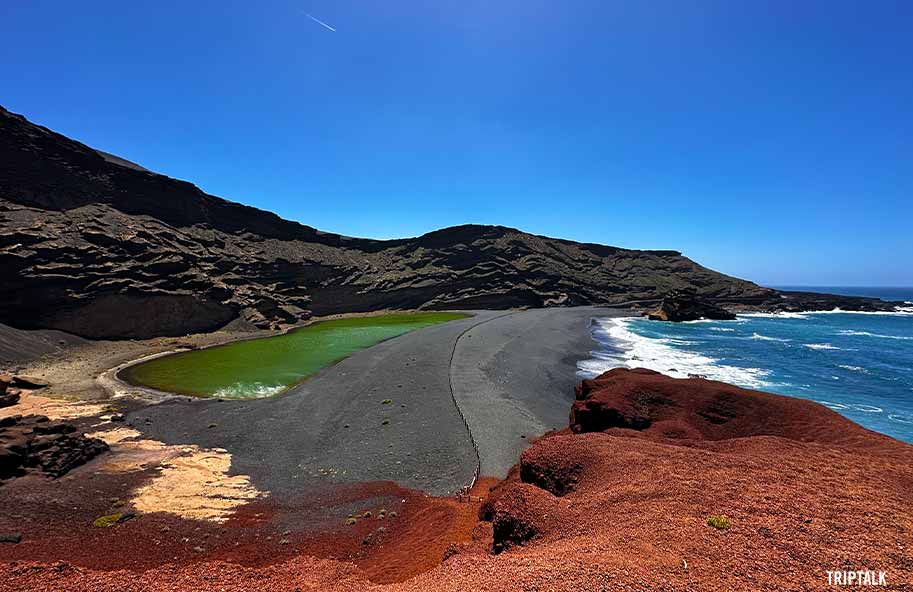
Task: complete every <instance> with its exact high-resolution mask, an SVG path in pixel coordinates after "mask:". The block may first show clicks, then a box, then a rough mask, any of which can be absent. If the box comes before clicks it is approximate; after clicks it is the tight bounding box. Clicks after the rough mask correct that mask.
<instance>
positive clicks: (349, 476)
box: [128, 307, 622, 496]
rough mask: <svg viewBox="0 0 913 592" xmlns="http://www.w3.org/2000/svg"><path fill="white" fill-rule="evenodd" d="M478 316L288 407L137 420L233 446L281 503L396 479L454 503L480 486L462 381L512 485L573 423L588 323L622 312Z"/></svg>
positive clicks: (491, 454) (161, 433)
mask: <svg viewBox="0 0 913 592" xmlns="http://www.w3.org/2000/svg"><path fill="white" fill-rule="evenodd" d="M474 314H475V316H473V317H472V318H469V319H463V320H458V321H452V322H449V323H444V324H441V325H436V326H433V327H428V328H425V329H421V330H418V331H414V332H412V333H408V334H406V335H402V336H400V337H397V338H395V339H391V340H388V341H386V342H383V343H381V344H379V345H377V346H375V347H372V348H369V349H367V350H364V351H361V352H358V353H356V354H354V355H352V356H350V357H349V358H346V359H345V360H343V361H342V362H340V363H339V364H336V365H335V366H332V367H330V368H327V369H325V370H323V371H321V372H320V373H318V374H317V375H316V376H315V377H314V378H312V379H310V380H309V381H307V382H305V383H304V384H302V385H300V386H298V387H296V388H294V389H292V390H291V391H289V392H287V393H285V394H283V395H280V396H278V397H274V398H269V399H258V400H249V401H227V400H226V401H221V402H220V401H218V400H211V399H210V400H186V399H179V400H173V401H169V402H166V403H163V404H161V405H156V406H153V407H149V408H145V409H142V410H140V411H138V412H136V413H134V414H132V415H130V416H129V418H128V420H129V421H130V422H132V423H133V424H134V426H135V427H136V428H137V429H139V430H141V431H142V432H143V434H144V436H146V437H151V438H153V439H156V440H162V441H164V442H167V443H181V444H185V443H189V444H198V445H200V446H203V447H206V448H225V449H226V450H228V451H229V452H230V453H231V454H232V472H233V473H237V474H247V475H250V476H251V479H252V482H253V484H254V485H255V486H256V487H257V488H258V489H260V490H264V491H268V492H270V493H271V494H273V495H277V496H288V495H292V494H295V493H300V492H302V491H305V490H315V491H320V490H322V489H323V488H325V487H326V486H328V485H332V484H338V483H359V482H371V481H385V480H391V481H395V482H396V483H398V484H399V485H401V486H403V487H408V488H411V489H419V490H422V491H426V492H429V493H431V494H436V495H443V494H449V493H452V492H454V491H456V490H458V489H459V488H461V487H463V486H465V485H467V484H468V483H469V482H470V481H471V480H472V476H473V473H474V471H475V469H476V467H477V463H478V460H477V458H476V454H475V452H474V450H473V447H472V444H471V441H470V439H469V434H468V432H467V430H466V428H465V426H464V424H463V422H462V420H461V418H460V416H459V413H458V411H457V408H456V406H455V405H454V402H453V398H452V396H451V391H450V380H451V374H452V378H453V384H454V387H455V388H454V394H455V395H456V397H457V400H458V401H460V405H461V408H462V409H463V412H464V413H465V414H466V416H467V419H468V420H469V423H470V425H471V426H472V429H473V434H474V435H475V434H476V432H478V435H477V436H476V440H477V444H478V446H479V449H480V451H481V454H482V457H483V461H484V464H483V471H482V474H486V473H487V472H490V473H491V474H494V475H495V476H503V474H505V473H506V471H507V469H508V468H509V467H510V466H511V465H512V464H514V463H515V462H516V459H517V455H518V454H519V452H520V450H522V448H523V447H525V446H526V442H527V440H528V438H529V437H530V436H535V435H538V434H540V433H542V432H544V431H545V430H546V429H549V428H551V427H557V426H562V425H564V424H565V422H566V421H567V410H568V406H569V404H570V396H571V393H572V392H573V385H574V383H575V380H576V376H575V372H576V361H577V360H578V359H581V358H583V357H586V355H587V353H588V351H589V349H590V348H591V346H592V342H591V341H590V337H589V320H590V318H592V317H593V316H608V315H612V314H622V313H619V312H616V311H612V310H611V309H598V308H589V307H587V308H555V309H546V310H527V311H513V312H504V311H499V312H491V311H480V312H477V313H474ZM451 358H452V365H451ZM386 399H390V400H391V403H390V404H386V405H385V404H383V401H384V400H386ZM384 421H388V422H389V423H387V424H386V425H385V424H384V423H383V422H384ZM209 426H213V427H209ZM346 426H348V427H346ZM521 435H527V439H523V438H521Z"/></svg>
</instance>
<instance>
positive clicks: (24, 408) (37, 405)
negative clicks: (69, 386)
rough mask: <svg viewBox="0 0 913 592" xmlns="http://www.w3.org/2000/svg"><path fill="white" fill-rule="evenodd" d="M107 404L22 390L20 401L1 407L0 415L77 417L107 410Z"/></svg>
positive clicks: (56, 417)
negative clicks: (72, 399) (57, 397)
mask: <svg viewBox="0 0 913 592" xmlns="http://www.w3.org/2000/svg"><path fill="white" fill-rule="evenodd" d="M106 410H107V409H106V406H105V405H101V404H99V403H85V402H82V401H69V400H67V399H55V398H52V397H43V396H41V395H36V394H35V393H34V392H33V391H26V390H24V391H22V394H21V397H20V399H19V403H17V404H16V405H13V406H12V407H5V408H3V409H0V417H8V416H10V415H46V416H47V417H48V418H50V419H76V418H78V417H91V416H93V415H100V414H102V413H104V412H105V411H106Z"/></svg>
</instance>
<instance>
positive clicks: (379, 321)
mask: <svg viewBox="0 0 913 592" xmlns="http://www.w3.org/2000/svg"><path fill="white" fill-rule="evenodd" d="M467 316H468V315H465V314H460V313H437V312H429V313H412V314H389V315H380V316H372V317H354V318H345V319H336V320H331V321H320V322H318V323H314V324H313V325H308V326H307V327H302V328H300V329H296V330H294V331H292V332H290V333H286V334H285V335H277V336H275V337H264V338H262V339H251V340H248V341H238V342H235V343H231V344H228V345H222V346H218V347H211V348H207V349H201V350H194V351H189V352H182V353H178V354H173V355H170V356H165V357H161V358H156V359H154V360H149V361H148V362H143V363H142V364H137V365H135V366H131V367H129V368H126V369H124V370H123V371H122V372H121V373H120V377H121V378H122V379H123V380H126V381H127V382H129V383H130V384H133V385H137V386H145V387H150V388H154V389H156V390H160V391H165V392H170V393H179V394H183V395H193V396H198V397H221V398H226V399H253V398H259V397H270V396H272V395H276V394H279V393H281V392H282V391H284V390H286V389H288V388H289V387H291V386H294V385H295V384H298V383H299V382H301V381H302V380H304V379H306V378H307V377H308V376H310V375H312V374H314V373H315V372H317V371H318V370H320V369H321V368H325V367H327V366H329V365H331V364H334V363H336V362H338V361H339V360H341V359H343V358H345V357H347V356H349V355H351V354H353V353H355V352H357V351H359V350H361V349H365V348H367V347H371V346H372V345H375V344H377V343H380V342H381V341H384V340H385V339H390V338H391V337H396V336H397V335H402V334H403V333H408V332H409V331H414V330H416V329H421V328H422V327H427V326H429V325H435V324H437V323H444V322H447V321H453V320H456V319H462V318H466V317H467Z"/></svg>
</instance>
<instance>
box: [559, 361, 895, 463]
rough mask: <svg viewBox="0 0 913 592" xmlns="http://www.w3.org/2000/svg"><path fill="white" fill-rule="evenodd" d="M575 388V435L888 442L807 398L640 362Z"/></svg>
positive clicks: (855, 443) (572, 422)
mask: <svg viewBox="0 0 913 592" xmlns="http://www.w3.org/2000/svg"><path fill="white" fill-rule="evenodd" d="M576 390H577V400H576V401H575V402H574V404H573V407H572V408H571V419H570V428H571V430H572V431H573V432H575V433H582V432H602V431H606V430H610V429H613V428H620V429H623V430H635V431H638V432H642V433H643V435H645V436H646V437H650V438H653V439H671V440H677V439H682V440H726V439H731V438H745V437H750V436H778V437H781V438H788V439H791V440H798V441H801V442H818V443H822V444H824V443H829V444H838V443H841V444H845V445H851V446H861V447H868V446H873V445H881V444H882V443H883V441H884V440H885V438H884V437H883V436H877V435H875V434H873V433H872V432H870V431H868V430H866V429H865V428H863V427H861V426H859V425H857V424H855V423H852V422H850V421H848V420H847V419H845V418H844V417H843V416H841V415H840V414H838V413H836V412H834V411H831V410H830V409H827V408H825V407H823V406H821V405H819V404H817V403H814V402H812V401H806V400H804V399H796V398H793V397H784V396H781V395H774V394H770V393H764V392H760V391H751V390H746V389H743V388H739V387H737V386H733V385H731V384H726V383H724V382H716V381H712V380H705V379H703V378H684V379H678V378H670V377H668V376H664V375H662V374H659V373H658V372H654V371H653V370H646V369H644V368H637V369H634V370H628V369H626V368H615V369H613V370H609V371H608V372H606V373H605V374H603V375H601V376H599V377H598V378H595V379H593V380H584V381H583V382H582V383H581V384H580V385H579V386H578V387H577V389H576Z"/></svg>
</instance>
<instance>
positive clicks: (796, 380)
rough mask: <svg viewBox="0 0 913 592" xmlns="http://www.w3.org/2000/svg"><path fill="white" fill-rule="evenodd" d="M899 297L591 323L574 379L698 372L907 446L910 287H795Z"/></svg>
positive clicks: (911, 384)
mask: <svg viewBox="0 0 913 592" xmlns="http://www.w3.org/2000/svg"><path fill="white" fill-rule="evenodd" d="M781 289H801V290H807V291H814V292H830V293H833V294H847V295H859V296H873V297H880V298H883V299H886V300H901V301H906V302H907V303H908V304H909V307H903V308H902V309H900V311H899V312H896V313H851V312H840V311H832V312H821V313H801V314H800V313H784V314H777V315H773V314H743V315H739V316H738V318H737V319H736V320H734V321H695V322H690V323H662V322H656V321H648V320H646V319H642V318H626V319H596V320H595V321H594V323H593V327H592V333H593V338H594V339H595V340H596V342H597V343H598V344H599V347H598V349H596V350H595V351H593V352H592V354H591V357H590V358H589V359H587V360H583V361H581V362H579V363H578V373H579V375H580V376H581V377H592V376H596V375H598V374H601V373H602V372H605V371H606V370H608V369H610V368H614V367H617V366H624V367H631V368H633V367H644V368H650V369H652V370H656V371H658V372H662V373H664V374H667V375H670V376H675V377H687V376H688V375H689V374H701V375H704V376H706V377H707V378H710V379H713V380H721V381H724V382H729V383H732V384H736V385H739V386H743V387H747V388H753V389H758V390H763V391H769V392H773V393H779V394H783V395H789V396H793V397H800V398H803V399H811V400H814V401H817V402H819V403H821V404H822V405H826V406H828V407H830V408H831V409H834V410H835V411H837V412H839V413H841V414H843V415H844V416H846V417H848V418H849V419H851V420H853V421H855V422H857V423H859V424H861V425H863V426H865V427H867V428H869V429H871V430H874V431H877V432H881V433H883V434H887V435H889V436H892V437H894V438H897V439H898V440H903V441H905V442H910V443H913V288H908V289H903V288H887V289H884V288H881V289H879V288H840V287H826V288H825V287H814V288H811V287H802V288H781Z"/></svg>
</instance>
